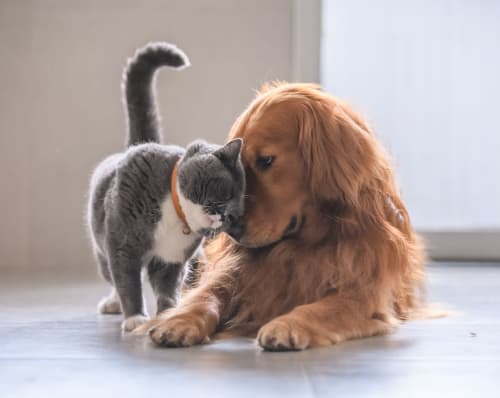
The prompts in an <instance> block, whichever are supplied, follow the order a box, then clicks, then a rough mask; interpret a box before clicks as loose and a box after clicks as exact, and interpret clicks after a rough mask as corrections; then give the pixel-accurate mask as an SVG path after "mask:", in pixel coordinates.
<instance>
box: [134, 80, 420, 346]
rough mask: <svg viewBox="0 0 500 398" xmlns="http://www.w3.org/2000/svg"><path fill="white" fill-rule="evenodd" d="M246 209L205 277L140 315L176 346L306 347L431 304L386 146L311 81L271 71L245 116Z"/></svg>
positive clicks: (390, 323) (222, 239)
mask: <svg viewBox="0 0 500 398" xmlns="http://www.w3.org/2000/svg"><path fill="white" fill-rule="evenodd" d="M229 138H230V139H234V138H242V139H243V141H244V148H243V150H242V161H243V164H244V166H245V172H246V179H247V192H246V199H245V206H246V207H245V209H246V210H245V215H244V216H243V218H242V219H240V220H236V221H235V222H234V225H233V226H232V228H230V229H229V231H228V234H222V235H220V236H219V237H217V238H215V239H214V240H212V241H211V242H209V243H208V244H207V246H206V247H205V252H206V263H205V265H204V266H203V267H202V270H201V274H200V277H199V281H198V284H197V286H196V287H194V288H193V289H190V290H189V291H187V292H186V294H185V296H184V297H183V299H182V300H181V304H180V305H179V306H178V307H177V308H174V309H170V310H167V311H166V312H165V313H163V314H161V315H160V316H159V317H158V318H156V319H154V320H153V321H151V322H150V323H149V324H147V325H145V326H144V327H143V329H142V330H143V331H146V330H147V331H148V332H149V336H150V338H151V339H152V341H153V342H154V343H156V344H158V345H162V346H167V347H171V346H174V347H177V346H192V345H195V344H201V343H206V342H208V341H209V340H210V339H212V338H214V336H220V335H245V336H256V337H257V342H258V344H259V345H260V346H261V347H263V348H264V349H265V350H270V351H282V350H303V349H307V348H310V347H320V346H330V345H333V344H338V343H340V342H342V341H345V340H348V339H355V338H361V337H367V336H374V335H383V334H387V333H390V332H391V331H392V330H393V329H394V327H395V326H396V325H398V323H399V322H400V321H402V320H406V319H408V318H410V317H411V316H412V314H413V313H416V312H417V311H418V310H419V309H421V308H422V305H423V295H422V283H423V276H424V264H425V253H424V248H423V245H422V243H421V240H420V238H419V236H418V235H417V234H416V233H415V232H414V230H413V228H412V225H411V222H410V218H409V215H408V212H407V210H406V208H405V206H404V204H403V201H402V199H401V197H400V194H399V192H398V188H397V186H396V183H395V180H394V174H393V170H392V167H391V164H390V161H389V157H388V155H387V153H386V152H385V150H384V149H383V147H382V146H381V144H380V143H379V142H378V141H377V139H376V138H375V136H374V134H373V132H372V130H371V129H370V127H369V126H368V125H367V123H365V121H364V120H363V119H362V118H361V117H360V116H359V115H358V114H357V113H356V112H355V111H354V110H353V109H352V108H351V107H349V106H348V105H347V104H346V103H345V102H343V101H342V100H340V99H337V98H335V97H332V96H331V95H329V94H327V93H325V92H323V91H322V90H321V88H320V87H319V86H317V85H313V84H291V83H281V82H277V83H271V84H267V85H265V86H264V87H263V88H262V89H261V90H259V91H258V93H257V96H256V98H255V99H254V101H253V102H252V103H251V104H250V105H249V106H248V108H247V109H246V110H245V111H244V112H243V113H242V114H241V115H240V116H239V117H238V119H237V120H236V122H235V123H234V125H233V127H232V129H231V131H230V134H229Z"/></svg>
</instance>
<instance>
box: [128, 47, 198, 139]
mask: <svg viewBox="0 0 500 398" xmlns="http://www.w3.org/2000/svg"><path fill="white" fill-rule="evenodd" d="M189 65H190V64H189V59H188V57H187V55H186V54H185V53H184V52H183V51H182V50H180V49H179V48H177V47H176V46H174V45H173V44H169V43H164V42H157V43H149V44H147V45H146V46H145V47H142V48H140V49H138V50H137V51H136V53H135V55H134V56H133V57H132V58H130V59H129V60H128V62H127V66H126V68H125V70H124V72H123V85H122V89H123V102H124V105H125V110H126V112H127V115H128V137H127V145H128V146H130V145H135V144H140V143H144V142H161V127H160V114H159V112H158V107H157V102H156V90H155V75H156V71H157V70H158V69H159V68H161V67H163V66H169V67H171V68H174V69H182V68H185V67H187V66H189Z"/></svg>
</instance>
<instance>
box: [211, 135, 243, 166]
mask: <svg viewBox="0 0 500 398" xmlns="http://www.w3.org/2000/svg"><path fill="white" fill-rule="evenodd" d="M242 145H243V140H242V139H241V138H235V139H234V140H231V141H229V142H228V143H227V144H226V145H224V146H223V147H222V148H220V149H217V150H216V151H215V152H214V155H215V156H217V157H218V158H219V159H220V160H221V162H222V163H224V164H225V165H226V166H228V167H232V168H234V167H235V166H236V162H237V161H238V158H239V156H240V152H241V147H242Z"/></svg>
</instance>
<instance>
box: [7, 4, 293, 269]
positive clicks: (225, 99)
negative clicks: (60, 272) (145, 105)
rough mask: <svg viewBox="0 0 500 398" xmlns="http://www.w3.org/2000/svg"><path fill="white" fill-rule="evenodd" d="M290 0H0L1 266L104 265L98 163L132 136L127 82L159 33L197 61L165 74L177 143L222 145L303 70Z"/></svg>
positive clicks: (170, 134)
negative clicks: (95, 201)
mask: <svg viewBox="0 0 500 398" xmlns="http://www.w3.org/2000/svg"><path fill="white" fill-rule="evenodd" d="M291 31H292V2H291V1H288V0H273V1H266V0H258V1H245V0H211V1H208V0H189V1H187V0H184V1H182V0H179V1H167V0H147V1H145V0H141V1H136V0H107V1H100V0H86V1H78V0H44V1H37V0H32V1H27V0H24V1H19V0H3V1H1V2H0V48H1V49H2V56H1V62H0V88H1V89H0V140H1V141H0V181H1V182H2V183H1V184H0V197H1V206H0V220H1V222H0V268H15V269H40V268H41V269H43V268H61V269H78V270H81V272H85V271H89V270H90V272H94V263H93V260H92V258H91V256H90V251H89V247H88V243H87V239H86V236H85V231H84V228H83V219H84V217H83V214H84V203H85V200H84V196H85V193H86V189H87V181H88V177H89V174H90V172H91V169H92V167H93V166H94V165H95V164H96V163H97V162H98V161H99V160H100V159H101V158H102V157H103V156H105V155H106V154H108V153H111V152H114V151H118V150H121V148H122V145H123V141H124V122H123V112H122V108H121V102H120V79H121V73H122V67H123V65H124V62H125V59H126V57H128V56H130V55H132V54H133V52H134V49H135V48H136V47H137V46H141V45H143V44H145V43H146V42H148V41H151V40H166V41H171V42H174V43H176V44H177V45H178V46H179V47H181V48H183V49H184V50H185V51H186V52H187V54H188V55H189V56H190V58H191V62H192V65H193V66H192V67H191V68H189V69H188V70H185V71H182V72H169V71H163V72H162V74H161V75H160V79H159V96H160V101H161V111H162V114H163V119H164V128H165V132H166V137H165V138H166V142H170V143H177V144H181V145H184V144H186V143H187V142H189V141H191V140H193V139H194V138H198V137H203V138H206V139H209V140H212V141H218V142H222V141H223V140H224V139H225V136H226V134H227V131H228V129H229V127H230V126H231V124H232V122H233V120H234V119H235V117H236V116H237V115H238V114H239V112H241V111H242V110H243V109H244V107H245V106H246V104H247V103H248V102H249V101H250V100H251V98H252V97H253V91H252V90H253V89H254V88H256V87H258V85H259V84H260V83H262V82H264V81H266V80H269V79H290V78H291V74H292V69H293V68H292V65H291V59H292V44H291Z"/></svg>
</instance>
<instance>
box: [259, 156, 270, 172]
mask: <svg viewBox="0 0 500 398" xmlns="http://www.w3.org/2000/svg"><path fill="white" fill-rule="evenodd" d="M273 163H274V156H259V157H258V158H257V160H256V161H255V165H256V166H257V168H258V169H259V170H267V169H268V168H269V167H271V165H272V164H273Z"/></svg>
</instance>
